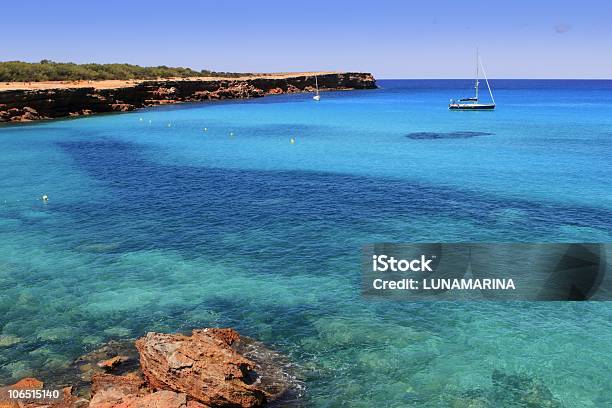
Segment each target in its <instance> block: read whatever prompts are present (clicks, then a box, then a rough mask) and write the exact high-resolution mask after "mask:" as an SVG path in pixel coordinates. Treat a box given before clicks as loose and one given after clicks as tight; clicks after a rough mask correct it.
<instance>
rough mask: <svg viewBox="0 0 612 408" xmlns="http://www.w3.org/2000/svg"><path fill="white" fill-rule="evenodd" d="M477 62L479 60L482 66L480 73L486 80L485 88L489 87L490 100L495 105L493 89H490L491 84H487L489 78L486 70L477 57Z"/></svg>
mask: <svg viewBox="0 0 612 408" xmlns="http://www.w3.org/2000/svg"><path fill="white" fill-rule="evenodd" d="M478 62H480V67H481V68H482V73H483V75H484V77H485V81H486V82H487V88H489V95H490V96H491V101H492V102H493V105H495V99H494V98H493V91H491V85H489V78H487V72H486V71H485V69H484V65H482V61H481V60H480V58H478Z"/></svg>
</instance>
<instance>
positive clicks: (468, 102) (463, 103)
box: [448, 50, 495, 110]
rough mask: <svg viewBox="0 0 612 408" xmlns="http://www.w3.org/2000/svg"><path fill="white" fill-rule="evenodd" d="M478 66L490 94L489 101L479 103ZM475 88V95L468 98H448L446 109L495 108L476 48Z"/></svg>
mask: <svg viewBox="0 0 612 408" xmlns="http://www.w3.org/2000/svg"><path fill="white" fill-rule="evenodd" d="M478 66H480V68H482V74H483V75H484V78H485V82H486V83H487V88H489V95H490V96H491V103H480V102H479V100H478V85H479V84H480V81H479V80H478ZM474 88H475V89H476V96H471V97H469V98H462V99H459V101H458V102H457V101H455V100H454V99H451V100H450V103H449V104H448V109H450V110H493V109H495V99H493V92H491V86H490V85H489V80H488V79H487V73H486V72H485V69H484V66H483V65H482V61H481V60H480V56H479V55H478V50H476V84H475V86H474Z"/></svg>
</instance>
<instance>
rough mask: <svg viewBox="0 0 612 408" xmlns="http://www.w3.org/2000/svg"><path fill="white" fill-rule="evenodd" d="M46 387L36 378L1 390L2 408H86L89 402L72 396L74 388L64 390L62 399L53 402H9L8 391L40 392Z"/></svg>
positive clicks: (0, 403) (0, 407) (21, 381)
mask: <svg viewBox="0 0 612 408" xmlns="http://www.w3.org/2000/svg"><path fill="white" fill-rule="evenodd" d="M43 386H44V384H43V382H42V381H39V380H37V379H36V378H24V379H22V380H19V381H18V382H16V383H15V384H13V385H9V386H8V387H2V388H0V408H85V407H87V406H88V403H89V401H87V400H85V399H82V398H78V397H76V396H74V395H72V387H66V388H64V389H62V398H61V399H60V400H59V401H52V402H43V401H39V402H28V401H17V400H9V399H8V394H7V391H8V389H13V390H40V389H42V388H43Z"/></svg>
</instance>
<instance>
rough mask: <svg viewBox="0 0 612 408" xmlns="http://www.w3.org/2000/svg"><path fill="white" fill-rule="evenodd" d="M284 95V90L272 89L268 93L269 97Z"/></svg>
mask: <svg viewBox="0 0 612 408" xmlns="http://www.w3.org/2000/svg"><path fill="white" fill-rule="evenodd" d="M282 93H283V90H282V89H281V88H272V89H270V90H269V91H268V95H279V94H282Z"/></svg>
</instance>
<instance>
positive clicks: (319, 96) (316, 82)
mask: <svg viewBox="0 0 612 408" xmlns="http://www.w3.org/2000/svg"><path fill="white" fill-rule="evenodd" d="M315 87H316V88H317V91H316V94H315V96H313V97H312V99H314V100H315V101H320V100H321V95H319V80H318V79H317V76H316V75H315Z"/></svg>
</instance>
